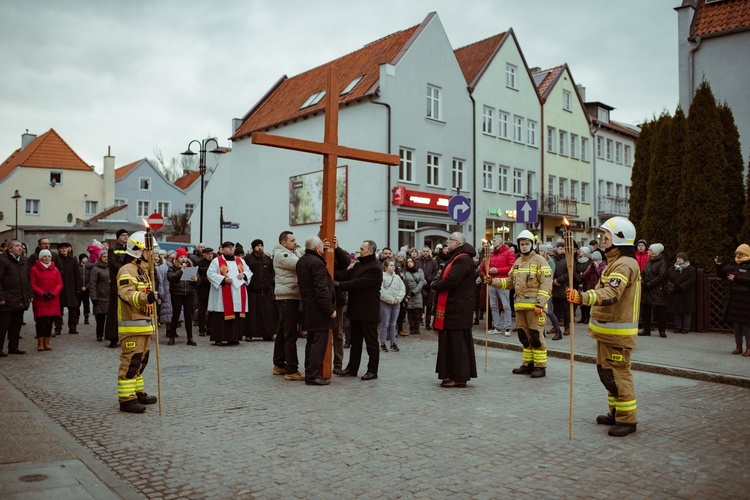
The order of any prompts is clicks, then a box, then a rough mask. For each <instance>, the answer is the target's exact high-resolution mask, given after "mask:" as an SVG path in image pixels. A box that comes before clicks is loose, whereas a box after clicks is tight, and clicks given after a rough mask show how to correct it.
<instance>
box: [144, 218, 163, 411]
mask: <svg viewBox="0 0 750 500" xmlns="http://www.w3.org/2000/svg"><path fill="white" fill-rule="evenodd" d="M146 250H147V251H148V279H149V280H150V281H151V286H152V287H154V286H156V279H155V276H154V267H155V265H156V263H155V262H154V257H155V255H154V235H153V234H151V228H150V227H148V226H147V227H146ZM153 291H154V292H156V290H153ZM151 322H152V323H153V329H154V337H155V340H154V347H155V352H156V399H157V401H158V402H159V415H161V363H160V359H159V318H157V316H156V302H154V303H153V304H151Z"/></svg>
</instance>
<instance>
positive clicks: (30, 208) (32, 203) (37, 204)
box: [24, 198, 42, 215]
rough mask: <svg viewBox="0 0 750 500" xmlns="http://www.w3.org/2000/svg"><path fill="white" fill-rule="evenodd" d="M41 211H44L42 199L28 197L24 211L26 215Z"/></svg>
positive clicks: (37, 213)
mask: <svg viewBox="0 0 750 500" xmlns="http://www.w3.org/2000/svg"><path fill="white" fill-rule="evenodd" d="M41 212H42V201H41V200H32V199H29V198H27V199H26V210H25V211H24V213H25V214H26V215H39V214H40V213H41Z"/></svg>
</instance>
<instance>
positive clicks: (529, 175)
mask: <svg viewBox="0 0 750 500" xmlns="http://www.w3.org/2000/svg"><path fill="white" fill-rule="evenodd" d="M534 187H536V183H535V182H534V172H526V195H527V196H528V197H529V198H531V190H532V189H533V188H534Z"/></svg>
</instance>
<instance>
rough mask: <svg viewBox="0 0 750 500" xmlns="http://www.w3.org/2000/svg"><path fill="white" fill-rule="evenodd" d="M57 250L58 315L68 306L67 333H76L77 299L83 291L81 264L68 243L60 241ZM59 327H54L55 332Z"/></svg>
mask: <svg viewBox="0 0 750 500" xmlns="http://www.w3.org/2000/svg"><path fill="white" fill-rule="evenodd" d="M57 252H58V253H59V254H60V263H61V264H60V275H61V276H62V281H63V290H62V293H61V294H60V315H61V316H62V315H63V313H64V311H65V308H66V307H67V308H68V333H72V334H77V333H78V313H79V309H78V307H79V305H80V303H79V300H80V297H81V293H82V292H83V273H82V272H81V266H79V265H78V259H77V258H76V256H75V255H74V254H73V247H72V246H71V244H70V243H60V244H59V245H58V246H57ZM60 326H61V328H60V330H58V329H57V328H55V334H57V335H59V334H60V331H61V330H62V325H60Z"/></svg>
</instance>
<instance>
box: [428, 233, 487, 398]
mask: <svg viewBox="0 0 750 500" xmlns="http://www.w3.org/2000/svg"><path fill="white" fill-rule="evenodd" d="M447 248H448V258H449V260H448V263H447V264H446V265H445V268H444V269H443V271H442V273H441V275H440V277H439V278H438V279H437V280H435V281H434V282H433V283H432V285H431V286H432V288H433V290H435V292H436V293H437V305H436V308H435V322H434V324H433V327H434V328H435V330H438V355H437V367H436V369H435V371H436V372H437V374H438V377H439V378H440V379H441V380H442V382H441V384H440V385H441V386H442V387H466V383H467V382H468V381H469V379H471V378H476V376H477V362H476V357H475V356H474V338H473V337H472V333H471V328H472V317H473V314H474V294H475V293H476V286H475V280H476V276H477V273H476V269H475V268H474V260H473V259H474V256H475V255H476V254H477V252H476V250H475V249H474V247H472V246H471V245H469V244H468V243H466V237H465V236H464V235H463V234H462V233H458V232H456V233H453V234H451V236H450V238H448V244H447Z"/></svg>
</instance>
